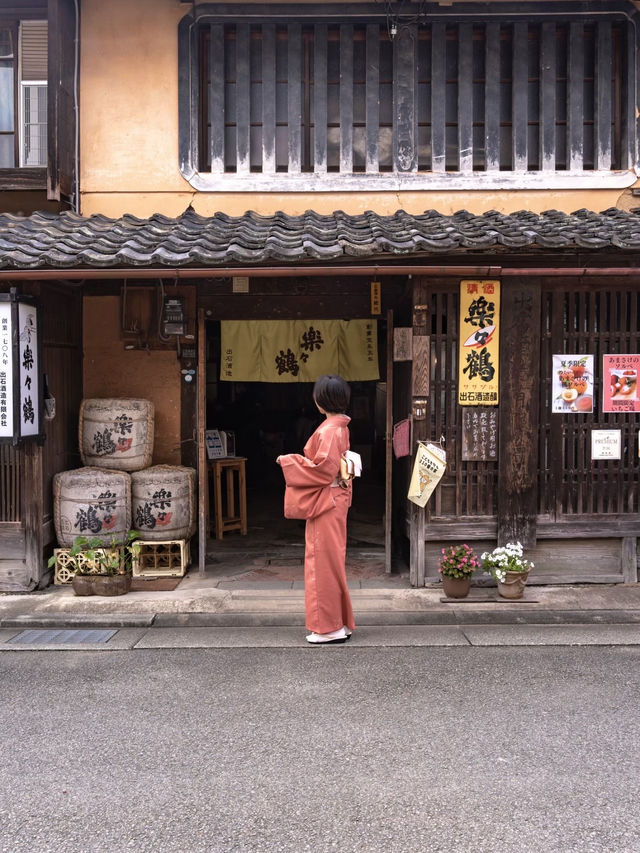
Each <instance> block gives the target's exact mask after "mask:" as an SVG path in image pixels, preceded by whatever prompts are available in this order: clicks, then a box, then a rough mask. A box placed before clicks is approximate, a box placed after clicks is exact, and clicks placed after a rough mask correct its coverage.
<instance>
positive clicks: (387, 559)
mask: <svg viewBox="0 0 640 853" xmlns="http://www.w3.org/2000/svg"><path fill="white" fill-rule="evenodd" d="M392 432H393V311H392V310H391V309H389V310H388V311H387V396H386V422H385V444H384V455H385V483H384V570H385V572H387V573H390V572H391V522H392V512H393V501H392V498H393V456H392V444H391V442H392Z"/></svg>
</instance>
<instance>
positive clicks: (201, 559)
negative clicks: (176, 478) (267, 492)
mask: <svg viewBox="0 0 640 853" xmlns="http://www.w3.org/2000/svg"><path fill="white" fill-rule="evenodd" d="M206 428H207V324H206V321H205V316H204V308H199V309H198V570H199V572H200V574H201V575H203V574H204V571H205V564H206V558H207V527H208V521H209V500H208V496H209V482H208V476H209V472H208V471H207V453H206V444H205V440H204V433H205V430H206Z"/></svg>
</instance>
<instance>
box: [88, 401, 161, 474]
mask: <svg viewBox="0 0 640 853" xmlns="http://www.w3.org/2000/svg"><path fill="white" fill-rule="evenodd" d="M153 415H154V407H153V403H152V402H151V401H150V400H135V399H129V398H122V399H104V400H103V399H92V400H83V401H82V404H81V406H80V423H79V436H80V456H81V458H82V462H83V464H84V465H94V466H95V467H97V468H109V469H113V470H117V471H140V470H141V469H142V468H147V467H148V466H149V465H151V456H152V454H153Z"/></svg>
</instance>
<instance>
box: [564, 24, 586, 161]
mask: <svg viewBox="0 0 640 853" xmlns="http://www.w3.org/2000/svg"><path fill="white" fill-rule="evenodd" d="M569 27H570V29H569V51H568V55H567V76H568V78H569V79H568V82H567V166H568V167H569V169H570V170H571V171H578V172H580V171H582V168H583V162H584V156H583V155H584V152H583V146H584V142H583V136H584V133H583V121H584V116H583V111H584V108H583V103H584V24H582V23H577V22H573V23H571V24H570V25H569Z"/></svg>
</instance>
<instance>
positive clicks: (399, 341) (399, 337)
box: [393, 326, 413, 361]
mask: <svg viewBox="0 0 640 853" xmlns="http://www.w3.org/2000/svg"><path fill="white" fill-rule="evenodd" d="M412 338H413V329H412V328H411V326H409V327H408V328H397V329H394V330H393V360H394V361H411V357H412V352H413V348H412V346H411V343H412Z"/></svg>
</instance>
